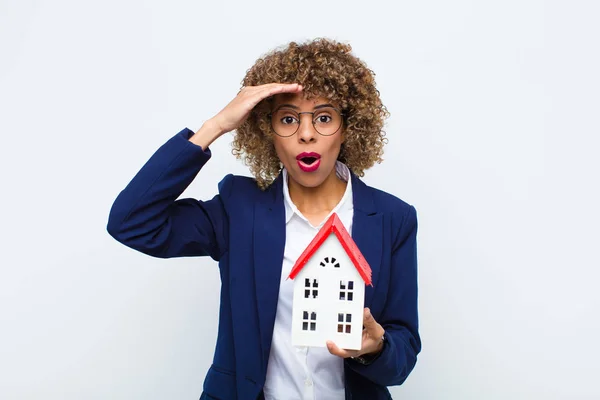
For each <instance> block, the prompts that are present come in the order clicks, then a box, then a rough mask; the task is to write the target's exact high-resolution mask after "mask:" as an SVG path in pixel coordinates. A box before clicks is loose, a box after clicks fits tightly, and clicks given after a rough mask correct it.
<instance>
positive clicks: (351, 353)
mask: <svg viewBox="0 0 600 400" xmlns="http://www.w3.org/2000/svg"><path fill="white" fill-rule="evenodd" d="M327 350H329V352H330V353H331V354H333V355H334V356H338V357H342V358H348V357H356V356H357V355H358V352H357V351H356V350H345V349H340V348H339V347H338V346H337V345H336V344H335V343H333V342H332V341H331V340H328V341H327Z"/></svg>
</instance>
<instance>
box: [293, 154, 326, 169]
mask: <svg viewBox="0 0 600 400" xmlns="http://www.w3.org/2000/svg"><path fill="white" fill-rule="evenodd" d="M296 160H297V161H298V166H299V167H300V169H301V170H302V171H304V172H313V171H316V170H317V169H318V168H319V165H320V164H321V155H320V154H318V153H301V154H298V156H296Z"/></svg>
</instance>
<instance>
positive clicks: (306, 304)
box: [292, 234, 365, 349]
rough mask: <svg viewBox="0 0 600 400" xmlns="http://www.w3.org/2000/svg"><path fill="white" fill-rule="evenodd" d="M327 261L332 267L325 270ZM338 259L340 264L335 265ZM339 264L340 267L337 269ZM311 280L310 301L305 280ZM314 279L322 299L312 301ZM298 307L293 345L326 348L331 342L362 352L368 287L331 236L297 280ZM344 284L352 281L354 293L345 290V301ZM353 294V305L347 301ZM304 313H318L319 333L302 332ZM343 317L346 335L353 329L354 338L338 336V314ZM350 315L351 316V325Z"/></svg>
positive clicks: (295, 313) (339, 334) (296, 301)
mask: <svg viewBox="0 0 600 400" xmlns="http://www.w3.org/2000/svg"><path fill="white" fill-rule="evenodd" d="M325 257H328V258H329V263H325V264H326V266H325V267H322V266H321V265H320V264H321V262H324V259H325ZM332 258H335V259H336V262H335V263H331V261H332V260H331V259H332ZM337 263H339V267H338V268H336V267H334V265H335V264H337ZM307 278H308V279H310V280H311V288H310V289H309V290H311V293H310V297H309V298H305V292H304V291H305V279H307ZM313 279H317V280H318V293H317V294H318V296H317V298H316V299H314V298H312V294H313V293H312V290H314V288H313V287H312V283H313ZM294 281H295V282H294V303H293V312H292V344H293V345H295V346H315V347H324V346H325V342H326V341H327V340H332V341H333V342H334V343H336V344H337V345H338V346H340V347H341V348H345V349H360V347H361V342H362V322H363V321H362V316H363V309H364V297H365V283H364V281H363V280H362V278H361V277H360V274H359V273H358V271H357V270H356V268H355V267H354V265H353V264H352V261H351V260H350V258H349V257H348V255H347V254H346V252H345V250H344V249H343V247H342V245H341V244H340V242H339V241H338V240H337V237H336V236H335V235H334V234H331V235H330V236H329V237H328V238H327V239H326V240H325V242H324V243H323V244H322V245H321V247H320V248H319V249H318V250H317V251H316V252H315V253H314V254H313V256H312V257H311V259H310V260H309V261H308V263H307V264H306V266H305V267H304V268H303V269H302V270H301V271H300V272H299V273H298V275H297V276H296V278H295V279H294ZM340 281H346V282H347V281H352V282H353V288H352V290H349V289H348V286H346V290H344V297H345V299H344V300H340ZM349 293H351V296H352V301H349V300H348V299H347V297H348V294H349ZM304 311H307V312H308V313H309V320H308V321H306V322H308V324H309V328H310V323H312V322H313V321H311V320H310V314H311V312H316V330H315V331H311V330H310V329H309V330H306V331H304V330H302V324H303V322H305V321H304V318H303V317H304ZM340 313H341V314H343V319H344V321H343V322H342V326H343V329H344V331H345V329H346V325H349V326H350V330H351V332H350V334H348V333H345V332H342V333H339V332H338V325H339V322H338V314H340ZM346 314H350V315H351V322H350V323H347V322H346V321H345V320H346Z"/></svg>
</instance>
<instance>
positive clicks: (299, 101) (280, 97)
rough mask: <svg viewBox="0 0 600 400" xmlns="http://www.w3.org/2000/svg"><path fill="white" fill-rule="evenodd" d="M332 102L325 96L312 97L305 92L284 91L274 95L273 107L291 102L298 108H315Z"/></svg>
mask: <svg viewBox="0 0 600 400" xmlns="http://www.w3.org/2000/svg"><path fill="white" fill-rule="evenodd" d="M328 103H331V102H330V100H329V99H327V98H325V97H312V98H310V99H309V98H308V97H307V95H306V94H305V93H282V94H276V95H275V96H273V107H274V108H277V107H279V106H280V105H282V104H291V105H294V106H297V107H298V108H302V109H305V108H314V107H316V106H318V105H320V104H328Z"/></svg>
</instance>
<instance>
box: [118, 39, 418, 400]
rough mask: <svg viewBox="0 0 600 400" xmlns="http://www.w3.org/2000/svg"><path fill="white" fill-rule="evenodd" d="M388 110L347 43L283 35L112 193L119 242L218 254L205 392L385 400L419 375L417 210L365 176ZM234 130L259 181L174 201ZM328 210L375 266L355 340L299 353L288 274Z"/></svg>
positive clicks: (173, 253) (231, 180)
mask: <svg viewBox="0 0 600 400" xmlns="http://www.w3.org/2000/svg"><path fill="white" fill-rule="evenodd" d="M387 115H388V113H387V111H386V109H385V107H384V106H383V105H382V103H381V100H380V98H379V92H378V91H377V90H376V88H375V81H374V78H373V73H372V72H371V71H370V70H369V69H368V68H367V67H366V65H365V64H364V63H363V62H362V61H360V60H359V59H358V58H356V57H355V56H354V55H352V54H351V48H350V46H349V45H345V44H340V43H337V42H334V41H330V40H324V39H319V40H314V41H311V42H307V43H304V44H296V43H291V44H289V45H288V46H287V48H285V49H282V50H275V51H272V52H271V53H269V54H267V55H266V56H264V57H263V58H261V59H259V60H258V61H257V62H256V63H255V65H254V66H253V67H252V68H251V69H250V70H248V72H247V74H246V77H245V78H244V81H243V88H242V90H241V91H240V92H239V93H238V95H237V96H236V97H235V98H234V99H233V100H232V101H231V102H230V103H229V104H228V105H227V106H226V107H225V108H224V109H223V110H222V111H220V112H219V113H218V114H217V115H215V116H214V117H213V118H211V119H210V120H208V121H206V122H205V123H204V124H203V126H202V127H201V128H200V129H199V130H198V131H197V132H195V133H194V132H192V131H190V130H188V129H184V130H183V131H181V132H179V133H178V134H177V135H175V136H174V137H173V138H171V139H170V140H169V141H168V142H167V143H166V144H164V145H163V146H162V147H161V148H160V149H159V150H158V151H157V152H156V153H155V154H154V155H153V156H152V157H151V158H150V160H149V161H148V162H147V163H146V164H145V165H144V167H143V168H142V169H141V170H140V171H139V172H138V174H137V175H136V176H135V177H134V178H133V180H132V181H131V182H130V183H129V184H128V185H127V187H126V188H125V189H124V190H123V191H122V192H121V193H120V194H119V196H118V197H117V199H116V200H115V203H114V205H113V207H112V210H111V213H110V218H109V222H108V231H109V232H110V234H111V235H112V236H113V237H114V238H115V239H117V240H118V241H120V242H121V243H123V244H125V245H127V246H129V247H132V248H134V249H137V250H139V251H141V252H144V253H146V254H149V255H152V256H155V257H164V258H167V257H182V256H206V255H209V256H211V257H212V258H213V259H215V260H216V261H218V262H219V268H220V275H221V283H222V287H221V304H220V315H219V332H218V337H217V343H216V349H215V355H214V360H213V364H212V366H211V368H210V369H209V371H208V374H207V376H206V379H205V381H204V392H203V393H202V396H201V399H204V398H206V399H211V398H218V399H257V398H266V399H285V400H289V399H304V398H311V399H313V398H314V399H340V398H354V399H387V398H390V397H389V391H388V390H387V388H386V386H390V385H399V384H401V383H402V382H404V380H405V379H406V378H407V376H408V374H409V373H410V372H411V370H412V369H413V367H414V365H415V363H416V357H417V354H418V353H419V351H420V349H421V343H420V338H419V334H418V322H417V259H416V233H417V220H416V212H415V209H414V208H413V207H412V206H410V205H408V204H406V203H404V202H403V201H401V200H399V199H398V198H396V197H394V196H392V195H390V194H387V193H385V192H382V191H379V190H376V189H373V188H371V187H369V186H367V185H365V184H364V183H363V182H362V181H361V180H360V179H359V176H362V175H363V173H364V170H365V169H367V168H369V167H371V166H372V165H373V164H374V163H375V162H379V161H381V155H382V151H383V145H384V142H385V139H384V133H383V131H382V127H383V122H384V119H385V118H386V117H387ZM233 130H236V135H235V137H234V141H233V148H234V154H236V156H238V157H242V158H244V160H245V161H246V163H247V164H248V165H249V167H250V169H251V171H252V173H253V175H254V179H251V178H247V177H240V176H233V175H228V176H226V177H225V178H224V179H223V180H222V181H221V182H220V184H219V193H218V194H217V195H216V196H215V197H214V198H213V199H211V200H208V201H198V200H195V199H180V200H177V198H178V197H179V196H180V195H181V193H182V192H183V191H184V190H185V189H186V187H187V186H188V185H189V184H190V183H191V182H192V180H193V179H194V178H195V177H196V175H197V174H198V172H199V171H200V169H201V168H202V166H203V165H204V164H205V163H206V162H207V161H208V160H209V158H210V157H211V153H210V150H209V146H210V144H211V143H212V142H213V141H214V140H216V139H217V138H219V137H220V136H221V135H223V134H224V133H226V132H230V131H233ZM334 212H335V213H337V214H338V216H339V217H340V219H341V220H342V222H343V223H344V225H345V227H346V228H347V230H348V231H350V232H351V234H352V237H353V239H354V241H355V242H356V244H357V245H358V247H359V249H360V250H361V252H362V253H363V255H364V256H365V258H366V260H367V261H368V263H369V265H370V267H371V269H372V281H373V286H372V287H371V286H368V287H367V288H366V292H365V306H366V308H365V311H364V322H363V325H364V330H363V340H362V348H361V350H352V351H350V350H344V349H340V348H338V347H337V346H336V345H335V343H333V342H327V343H324V344H323V345H324V346H323V347H322V348H313V347H311V348H295V347H293V346H292V345H291V337H290V336H291V325H290V320H291V300H292V282H291V281H289V280H286V279H285V278H286V277H287V276H288V274H289V272H290V269H291V268H292V265H293V263H294V262H295V261H296V259H297V258H298V256H299V255H300V253H301V252H302V250H304V248H305V247H306V246H307V245H308V244H309V242H310V241H311V240H312V238H313V237H314V235H315V234H316V233H317V232H318V230H319V228H320V227H321V226H322V224H323V223H324V222H325V220H327V218H328V217H329V216H330V215H331V214H333V213H334Z"/></svg>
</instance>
